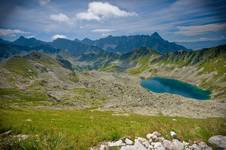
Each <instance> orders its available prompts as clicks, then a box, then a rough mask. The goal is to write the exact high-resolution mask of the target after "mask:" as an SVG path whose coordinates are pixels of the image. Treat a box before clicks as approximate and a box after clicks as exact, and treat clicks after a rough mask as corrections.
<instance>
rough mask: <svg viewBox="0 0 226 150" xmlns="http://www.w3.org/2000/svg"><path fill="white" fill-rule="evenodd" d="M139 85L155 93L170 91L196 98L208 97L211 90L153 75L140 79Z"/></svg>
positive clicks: (203, 98)
mask: <svg viewBox="0 0 226 150" xmlns="http://www.w3.org/2000/svg"><path fill="white" fill-rule="evenodd" d="M141 86H143V87H144V88H146V89H147V90H149V91H152V92H156V93H171V94H177V95H181V96H184V97H189V98H193V99H197V100H207V99H210V94H211V92H210V91H208V90H204V89H201V88H199V87H197V86H195V85H192V84H189V83H186V82H183V81H179V80H175V79H168V78H164V77H153V78H150V79H147V80H141Z"/></svg>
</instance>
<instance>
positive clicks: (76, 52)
mask: <svg viewBox="0 0 226 150" xmlns="http://www.w3.org/2000/svg"><path fill="white" fill-rule="evenodd" d="M0 46H1V49H2V51H1V52H0V57H9V56H10V55H11V54H17V53H19V52H20V51H21V52H24V51H25V52H26V51H32V50H36V51H44V52H48V53H57V52H59V51H60V50H65V51H67V52H68V53H70V54H71V55H73V56H76V57H77V56H80V55H83V54H85V53H106V52H110V53H117V54H125V53H128V52H131V51H133V50H134V49H136V48H140V47H149V48H152V49H155V50H156V51H158V52H159V53H162V54H164V53H169V52H175V51H190V50H189V49H187V48H185V47H184V46H181V45H178V44H176V43H172V42H168V41H167V40H164V39H163V38H162V37H161V36H160V35H159V34H158V33H157V32H155V33H153V34H152V35H133V36H108V37H106V38H101V39H97V40H90V39H88V38H85V39H83V40H78V39H75V40H69V39H63V38H58V39H55V40H53V41H52V42H45V41H41V40H38V39H35V38H25V37H23V36H21V37H19V38H18V39H17V40H15V41H13V42H9V41H5V40H2V39H1V40H0ZM7 49H13V50H10V51H8V50H7Z"/></svg>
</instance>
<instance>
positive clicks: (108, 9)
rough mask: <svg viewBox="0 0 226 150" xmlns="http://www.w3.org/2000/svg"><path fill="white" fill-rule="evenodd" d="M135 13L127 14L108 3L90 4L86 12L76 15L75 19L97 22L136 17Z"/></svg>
mask: <svg viewBox="0 0 226 150" xmlns="http://www.w3.org/2000/svg"><path fill="white" fill-rule="evenodd" d="M136 15H137V14H136V13H135V12H128V11H125V10H122V9H120V8H119V7H117V6H115V5H112V4H110V3H108V2H91V3H89V6H88V10H87V11H85V12H80V13H78V14H77V18H78V19H81V20H97V21H100V20H102V19H104V18H110V17H128V16H136Z"/></svg>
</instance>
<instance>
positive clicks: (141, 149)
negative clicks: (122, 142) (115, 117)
mask: <svg viewBox="0 0 226 150" xmlns="http://www.w3.org/2000/svg"><path fill="white" fill-rule="evenodd" d="M120 150H147V148H146V147H145V146H144V145H143V144H142V143H141V142H140V141H139V140H137V139H135V142H134V145H126V146H122V147H121V148H120Z"/></svg>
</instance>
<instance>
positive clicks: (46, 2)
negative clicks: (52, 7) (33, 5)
mask: <svg viewBox="0 0 226 150" xmlns="http://www.w3.org/2000/svg"><path fill="white" fill-rule="evenodd" d="M50 1H51V0H39V4H40V5H46V4H48V3H49V2H50Z"/></svg>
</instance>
